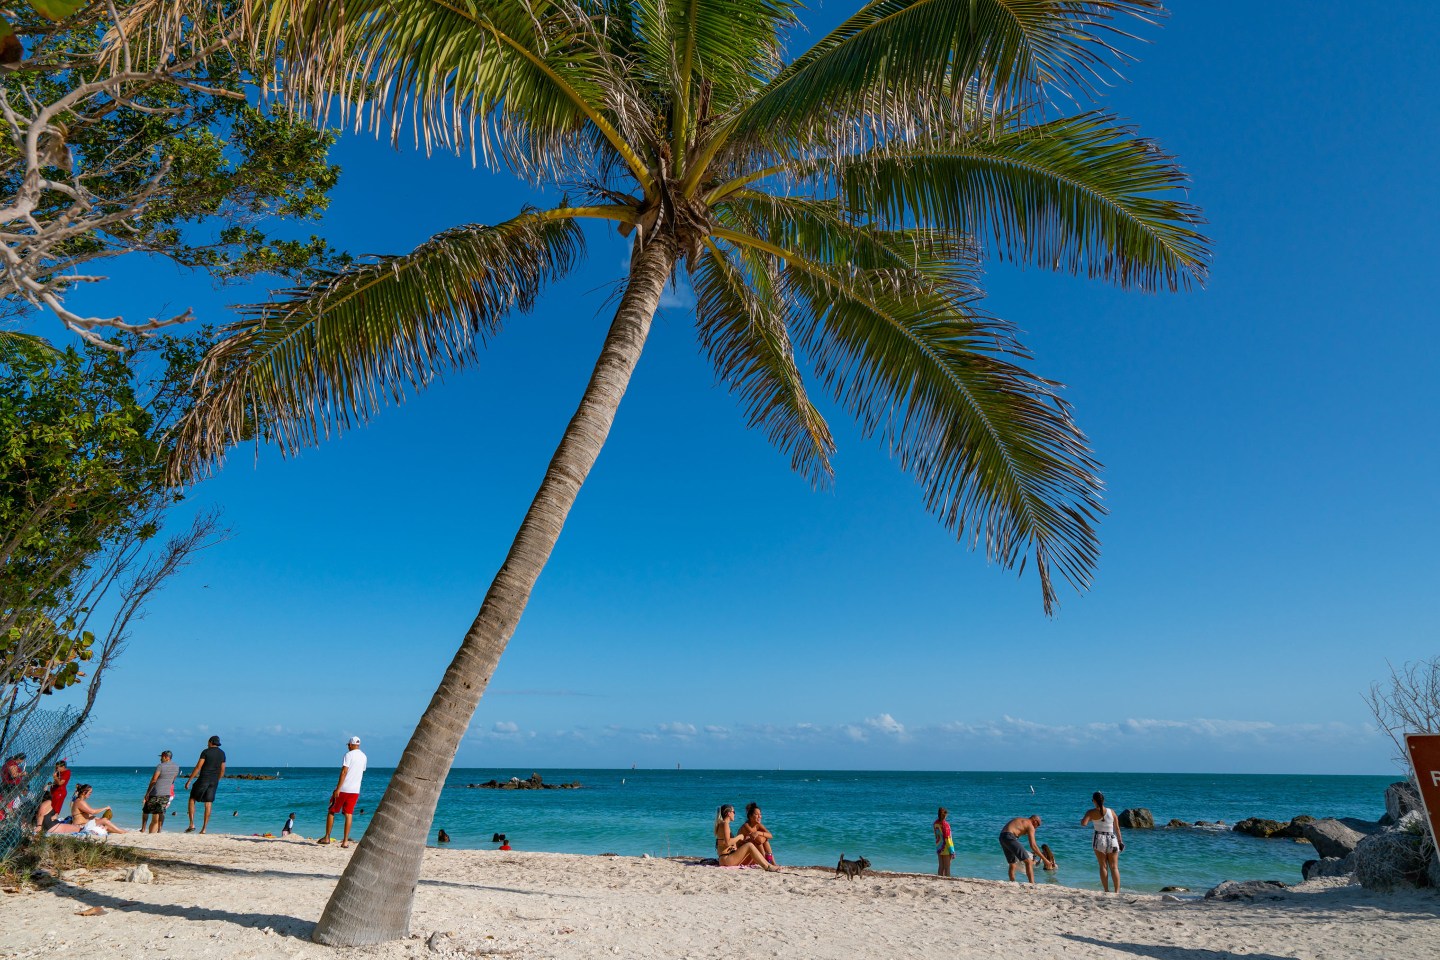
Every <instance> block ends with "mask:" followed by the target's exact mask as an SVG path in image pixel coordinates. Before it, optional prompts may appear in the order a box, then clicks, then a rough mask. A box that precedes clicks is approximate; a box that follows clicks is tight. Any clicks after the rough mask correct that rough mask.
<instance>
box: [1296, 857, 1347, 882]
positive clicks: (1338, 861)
mask: <svg viewBox="0 0 1440 960" xmlns="http://www.w3.org/2000/svg"><path fill="white" fill-rule="evenodd" d="M1354 872H1355V855H1354V854H1353V853H1352V854H1350V856H1348V857H1323V858H1321V859H1319V860H1306V861H1305V862H1304V863H1303V864H1302V865H1301V866H1300V876H1302V877H1304V878H1305V879H1306V880H1314V879H1315V878H1316V877H1348V876H1349V875H1350V874H1352V873H1354Z"/></svg>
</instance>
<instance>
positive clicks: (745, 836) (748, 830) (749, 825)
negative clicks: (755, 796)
mask: <svg viewBox="0 0 1440 960" xmlns="http://www.w3.org/2000/svg"><path fill="white" fill-rule="evenodd" d="M760 818H761V813H760V804H758V803H756V802H755V801H753V800H752V801H750V802H749V803H747V804H745V822H744V823H742V824H740V839H741V840H748V841H749V842H750V843H753V844H755V849H757V850H759V851H760V854H761V855H762V856H763V857H764V858H765V862H766V863H770V864H774V863H775V851H774V850H772V849H771V848H770V841H771V840H773V839H775V834H773V833H771V832H770V831H769V830H768V829H767V828H766V826H765V824H763V823H761V822H760Z"/></svg>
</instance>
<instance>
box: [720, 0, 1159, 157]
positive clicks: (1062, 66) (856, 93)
mask: <svg viewBox="0 0 1440 960" xmlns="http://www.w3.org/2000/svg"><path fill="white" fill-rule="evenodd" d="M1161 13H1163V7H1162V6H1161V4H1160V0H874V2H872V3H868V4H866V5H865V6H864V7H863V8H862V9H861V10H860V11H859V12H857V13H856V14H855V15H854V16H852V17H850V18H849V19H847V20H846V21H845V22H844V23H842V24H840V26H838V27H836V28H835V29H834V30H832V31H831V32H830V33H829V34H828V35H826V36H825V37H823V38H822V39H821V40H820V41H819V42H818V43H816V44H815V45H814V46H813V47H811V48H810V49H809V50H808V51H806V52H805V53H804V54H802V55H801V56H800V57H798V58H797V59H796V60H795V61H793V62H792V63H791V64H790V65H788V66H787V67H786V68H785V69H784V70H783V71H781V72H780V74H779V75H778V76H777V77H776V78H775V79H774V81H772V82H771V83H769V84H768V85H767V86H766V88H765V91H764V92H763V93H762V94H761V95H760V96H759V97H758V98H756V99H755V100H754V101H753V102H752V103H751V104H749V105H748V106H747V107H745V109H744V110H743V111H742V112H741V113H740V114H739V115H738V116H737V117H736V118H735V119H734V121H733V123H732V124H731V126H730V128H729V129H728V130H727V131H726V134H725V136H727V137H736V138H740V139H746V138H748V137H750V136H761V137H767V136H770V135H771V133H770V132H771V131H775V130H779V131H783V132H786V133H793V132H796V131H800V130H805V129H809V128H812V127H814V126H815V125H817V124H822V125H823V124H829V123H832V122H834V121H836V120H839V121H842V122H843V121H844V120H845V119H846V118H865V117H872V118H879V120H880V122H882V123H887V124H888V123H890V122H892V121H894V120H896V119H897V118H901V117H903V116H905V114H907V113H912V114H914V113H917V112H923V110H924V108H925V106H926V105H927V104H929V105H931V106H934V107H940V106H943V104H944V101H946V100H947V98H948V99H952V100H957V102H958V99H957V98H961V97H963V96H964V95H965V94H966V91H972V92H977V91H978V94H979V97H980V99H981V100H983V101H984V102H990V103H994V104H995V105H996V106H997V108H999V109H1001V110H1004V109H1009V108H1012V107H1014V106H1016V105H1019V104H1022V103H1033V102H1044V101H1046V100H1049V99H1051V98H1052V97H1054V96H1056V95H1067V94H1068V95H1074V94H1076V93H1083V92H1086V91H1088V90H1090V89H1091V88H1093V86H1094V84H1095V83H1096V82H1097V81H1098V80H1099V79H1101V78H1103V77H1105V76H1106V75H1107V74H1108V73H1110V72H1111V70H1112V69H1113V64H1114V63H1115V62H1116V61H1118V60H1123V59H1125V57H1124V55H1123V54H1122V53H1120V51H1118V50H1117V48H1116V47H1115V46H1114V43H1113V40H1114V39H1115V38H1117V37H1119V36H1123V35H1124V32H1123V30H1122V29H1121V28H1120V26H1119V23H1118V21H1120V20H1121V19H1122V18H1123V19H1138V20H1142V21H1145V20H1149V19H1151V18H1153V17H1156V16H1158V15H1160V14H1161ZM917 95H918V98H917ZM919 119H920V120H921V121H923V117H920V118H919Z"/></svg>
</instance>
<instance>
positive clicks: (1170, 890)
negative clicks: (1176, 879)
mask: <svg viewBox="0 0 1440 960" xmlns="http://www.w3.org/2000/svg"><path fill="white" fill-rule="evenodd" d="M1160 892H1161V893H1189V892H1190V888H1189V887H1161V888H1160Z"/></svg>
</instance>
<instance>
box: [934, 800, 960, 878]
mask: <svg viewBox="0 0 1440 960" xmlns="http://www.w3.org/2000/svg"><path fill="white" fill-rule="evenodd" d="M949 816H950V811H949V810H946V809H945V808H944V807H941V808H940V812H939V813H938V814H936V816H935V822H934V823H933V824H932V825H931V826H933V827H934V829H935V856H936V857H937V858H938V859H939V860H940V868H939V869H938V870H936V871H935V873H936V875H937V876H941V877H948V876H950V861H951V860H954V859H955V838H954V837H953V836H951V834H950V821H949V819H948V817H949Z"/></svg>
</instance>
